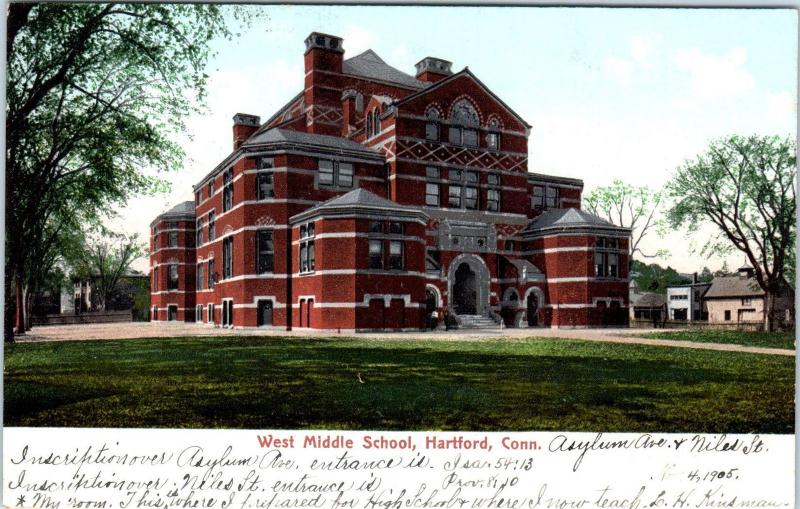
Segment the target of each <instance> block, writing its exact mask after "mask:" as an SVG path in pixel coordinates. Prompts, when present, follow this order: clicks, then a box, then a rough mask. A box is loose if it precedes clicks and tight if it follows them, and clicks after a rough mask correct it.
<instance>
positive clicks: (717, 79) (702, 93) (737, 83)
mask: <svg viewBox="0 0 800 509" xmlns="http://www.w3.org/2000/svg"><path fill="white" fill-rule="evenodd" d="M673 61H674V62H675V64H676V66H677V67H678V68H679V69H680V70H682V71H685V72H687V73H688V77H689V91H688V96H686V97H683V98H682V99H681V100H680V101H679V102H680V103H682V104H683V105H694V104H696V103H697V102H698V101H708V100H718V99H726V98H732V97H739V96H742V95H744V94H747V93H749V92H750V91H752V90H753V89H754V88H755V80H754V79H753V76H752V75H751V74H750V72H749V71H748V70H747V69H746V66H745V64H746V63H747V50H745V49H744V48H735V49H732V50H731V51H729V52H728V53H727V54H725V55H721V56H717V55H710V54H707V53H703V52H702V51H700V50H699V49H696V48H695V49H690V50H679V51H677V52H676V53H675V54H674V57H673Z"/></svg>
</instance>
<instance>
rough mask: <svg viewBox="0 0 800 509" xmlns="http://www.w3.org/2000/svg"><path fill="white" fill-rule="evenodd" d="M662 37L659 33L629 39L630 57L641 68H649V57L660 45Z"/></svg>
mask: <svg viewBox="0 0 800 509" xmlns="http://www.w3.org/2000/svg"><path fill="white" fill-rule="evenodd" d="M661 39H662V36H661V34H659V33H653V34H647V35H634V36H632V37H631V42H630V45H631V57H632V58H633V60H634V61H635V62H636V63H638V64H639V65H641V66H644V67H650V66H651V65H652V60H651V57H652V56H653V53H654V52H655V50H656V48H657V46H658V45H659V44H660V43H661Z"/></svg>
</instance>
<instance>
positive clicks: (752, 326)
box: [631, 318, 764, 332]
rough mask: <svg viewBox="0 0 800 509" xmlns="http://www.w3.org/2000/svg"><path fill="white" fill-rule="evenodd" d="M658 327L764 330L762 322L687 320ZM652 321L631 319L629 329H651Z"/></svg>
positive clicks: (673, 321) (667, 322)
mask: <svg viewBox="0 0 800 509" xmlns="http://www.w3.org/2000/svg"><path fill="white" fill-rule="evenodd" d="M658 327H662V328H664V329H701V330H703V329H708V330H738V331H748V332H760V331H763V330H764V323H763V322H729V323H726V322H722V323H718V322H701V321H689V320H667V321H666V322H658ZM652 328H653V320H637V319H634V318H631V329H652Z"/></svg>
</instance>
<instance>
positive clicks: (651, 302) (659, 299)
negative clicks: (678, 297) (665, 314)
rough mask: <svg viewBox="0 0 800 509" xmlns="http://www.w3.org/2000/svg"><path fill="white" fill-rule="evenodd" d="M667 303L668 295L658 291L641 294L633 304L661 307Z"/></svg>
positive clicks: (643, 306)
mask: <svg viewBox="0 0 800 509" xmlns="http://www.w3.org/2000/svg"><path fill="white" fill-rule="evenodd" d="M666 303H667V299H666V297H664V296H663V295H661V294H658V293H642V294H639V295H638V296H637V298H636V301H635V302H632V303H631V304H632V305H633V306H634V307H637V308H660V307H663V306H664V304H666Z"/></svg>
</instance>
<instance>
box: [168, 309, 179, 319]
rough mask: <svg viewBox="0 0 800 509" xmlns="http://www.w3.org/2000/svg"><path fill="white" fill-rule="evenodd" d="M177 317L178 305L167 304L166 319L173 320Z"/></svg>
mask: <svg viewBox="0 0 800 509" xmlns="http://www.w3.org/2000/svg"><path fill="white" fill-rule="evenodd" d="M177 319H178V306H167V320H169V321H170V322H174V321H176V320H177Z"/></svg>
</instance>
